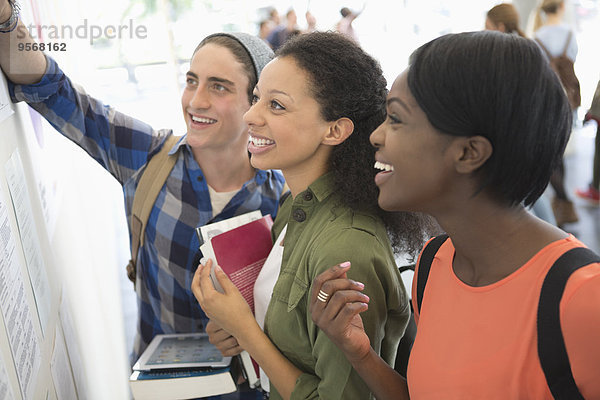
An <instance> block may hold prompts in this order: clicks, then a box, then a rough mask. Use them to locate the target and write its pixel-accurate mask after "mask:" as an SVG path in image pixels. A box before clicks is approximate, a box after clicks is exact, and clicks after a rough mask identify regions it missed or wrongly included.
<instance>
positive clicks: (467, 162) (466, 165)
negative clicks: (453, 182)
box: [452, 136, 494, 174]
mask: <svg viewBox="0 0 600 400" xmlns="http://www.w3.org/2000/svg"><path fill="white" fill-rule="evenodd" d="M452 146H456V152H455V157H454V167H455V169H456V171H457V172H459V173H462V174H469V173H471V172H475V171H477V170H478V169H479V168H480V167H481V166H482V165H483V164H485V162H486V161H487V160H488V159H489V158H490V157H491V156H492V153H493V152H494V148H493V146H492V143H490V141H489V140H488V139H487V138H485V137H483V136H469V137H463V138H460V139H459V140H456V141H455V142H454V143H453V144H452Z"/></svg>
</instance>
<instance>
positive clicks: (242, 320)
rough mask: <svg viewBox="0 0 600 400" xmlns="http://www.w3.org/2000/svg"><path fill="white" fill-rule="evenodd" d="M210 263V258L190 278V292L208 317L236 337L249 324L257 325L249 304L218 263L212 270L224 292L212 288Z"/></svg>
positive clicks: (211, 262)
mask: <svg viewBox="0 0 600 400" xmlns="http://www.w3.org/2000/svg"><path fill="white" fill-rule="evenodd" d="M212 265H213V261H212V260H211V259H209V260H208V261H207V262H206V264H200V266H198V269H197V270H196V273H195V274H194V279H193V281H192V291H193V292H194V295H195V296H196V299H197V300H198V302H199V303H200V307H202V309H203V310H204V312H205V313H206V315H207V316H208V318H210V319H211V320H213V321H215V322H216V323H217V324H218V325H219V326H221V328H222V329H224V330H226V331H227V332H229V333H230V334H232V335H233V336H234V337H236V338H237V337H238V335H242V334H243V332H244V331H245V330H246V329H247V328H248V327H249V326H251V325H256V326H257V327H258V324H257V323H256V320H255V319H254V314H252V310H251V309H250V306H249V305H248V303H247V302H246V300H245V299H244V297H242V294H241V293H240V291H239V290H238V288H237V287H236V286H235V285H234V284H233V283H232V282H231V280H230V279H229V277H228V276H227V275H226V274H225V272H223V270H222V269H221V267H220V266H218V265H216V266H215V271H214V272H215V276H216V278H217V281H218V282H219V284H220V285H221V287H222V288H223V293H221V292H219V291H217V289H215V287H214V285H213V283H212V280H211V277H210V272H211V267H212ZM259 329H260V327H259Z"/></svg>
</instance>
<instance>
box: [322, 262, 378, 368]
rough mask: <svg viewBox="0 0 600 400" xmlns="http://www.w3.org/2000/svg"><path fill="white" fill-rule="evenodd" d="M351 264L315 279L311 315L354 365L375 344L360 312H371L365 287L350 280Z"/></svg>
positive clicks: (334, 267) (332, 269)
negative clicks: (372, 343)
mask: <svg viewBox="0 0 600 400" xmlns="http://www.w3.org/2000/svg"><path fill="white" fill-rule="evenodd" d="M349 268H350V262H345V263H342V264H338V265H336V266H333V267H331V268H330V269H328V270H327V271H325V272H323V273H321V274H320V275H319V276H317V277H316V278H315V280H314V281H313V284H312V289H311V295H310V296H311V300H310V313H311V318H312V320H313V321H314V323H315V324H317V326H318V327H319V328H321V330H322V331H323V332H325V334H326V335H327V336H328V337H329V338H330V339H331V341H333V342H334V343H335V344H336V345H337V346H338V347H339V348H340V349H341V350H342V351H343V352H344V353H345V354H346V357H347V358H348V360H349V361H350V362H351V363H354V362H359V361H360V360H362V359H363V358H364V357H366V356H367V355H368V354H369V352H370V350H371V344H370V341H369V337H368V336H367V334H366V333H365V329H364V326H363V322H362V318H361V317H360V315H359V314H360V313H361V312H363V311H366V310H367V309H368V307H369V306H368V302H369V297H368V296H366V295H365V294H363V293H361V291H362V290H363V289H364V285H363V284H362V283H360V282H355V281H353V280H351V279H348V278H347V277H346V272H347V271H348V269H349Z"/></svg>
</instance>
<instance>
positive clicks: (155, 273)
mask: <svg viewBox="0 0 600 400" xmlns="http://www.w3.org/2000/svg"><path fill="white" fill-rule="evenodd" d="M17 12H18V11H17V9H16V7H15V6H14V3H13V1H12V0H11V1H9V0H0V66H1V67H2V70H3V72H4V73H5V74H6V76H7V78H8V80H9V91H10V94H11V97H12V99H13V101H26V102H27V103H28V104H29V105H30V106H31V107H33V108H34V109H36V110H37V111H38V112H39V113H40V114H42V115H43V116H44V117H45V118H46V119H47V120H48V121H49V122H50V123H51V124H52V125H53V126H54V127H55V128H56V129H57V130H58V131H59V132H61V133H62V134H63V135H64V136H66V137H67V138H69V139H71V140H72V141H73V142H75V143H76V144H77V145H79V146H80V147H82V148H83V149H84V150H85V151H87V152H88V153H89V154H90V156H92V157H93V158H94V159H95V160H96V161H98V162H99V163H100V164H101V165H102V166H103V167H104V168H106V169H107V170H108V171H109V172H110V173H111V174H112V175H113V176H114V177H115V178H116V179H117V180H118V181H119V182H120V183H121V184H122V185H123V191H124V195H125V201H126V209H127V217H128V223H129V228H130V230H131V209H132V204H133V197H134V194H135V192H136V189H137V187H138V184H139V180H140V177H141V176H142V174H143V172H144V170H145V168H146V165H147V162H148V161H149V160H150V159H151V158H152V156H154V155H155V154H156V153H157V152H158V151H159V150H160V149H161V148H162V146H163V144H164V143H165V141H166V140H167V139H168V138H169V137H171V136H172V135H173V132H172V131H171V130H160V131H157V130H154V129H152V127H150V126H149V125H147V124H145V123H143V122H141V121H138V120H135V119H133V118H131V117H128V116H127V115H124V114H121V113H119V112H117V111H115V110H114V109H112V108H110V107H107V106H105V105H103V104H102V103H101V102H100V101H98V100H96V99H94V98H92V97H90V96H88V95H87V94H86V93H85V91H84V90H83V89H82V88H81V87H79V86H76V85H74V84H72V83H71V81H70V80H69V79H68V77H67V76H66V75H65V74H64V73H63V72H62V71H61V69H60V68H59V67H58V65H57V64H56V62H55V61H54V60H52V59H51V58H49V57H46V56H45V55H44V54H43V53H42V52H41V51H18V44H19V43H33V42H34V41H33V39H32V38H31V37H30V36H29V34H28V32H27V29H26V28H25V25H24V24H23V22H22V21H20V19H19V18H17ZM272 54H273V53H272V51H271V50H270V49H269V48H268V46H267V45H266V44H265V43H264V42H263V41H262V40H260V39H259V38H256V37H254V36H251V35H247V34H242V33H219V34H214V35H210V36H208V37H207V38H205V39H204V40H203V41H202V42H201V43H200V45H199V46H198V47H197V48H196V50H195V52H194V55H193V58H192V60H191V62H190V70H189V71H188V72H187V74H186V76H187V79H186V87H185V89H184V92H183V95H182V110H183V116H184V119H185V121H186V125H187V133H186V134H185V135H184V136H182V137H181V139H179V140H178V141H177V143H176V144H175V145H173V146H172V148H171V149H170V150H169V154H172V155H175V156H176V157H177V160H176V162H175V165H174V167H173V169H172V171H171V173H170V174H169V176H168V177H167V179H166V182H165V184H164V185H163V187H162V188H161V191H160V192H159V194H158V197H157V199H156V202H155V203H154V206H153V208H152V211H151V213H150V216H149V219H148V223H147V226H146V230H145V241H144V244H143V246H141V247H140V249H139V251H138V252H137V254H136V256H137V257H136V258H137V260H136V261H137V262H136V265H135V271H136V273H137V274H136V275H137V276H136V285H135V287H136V292H137V296H138V309H139V316H138V327H137V335H136V340H135V345H134V352H133V354H132V358H133V360H135V359H137V356H138V355H139V354H140V353H141V352H142V351H143V350H144V349H145V347H146V346H147V344H148V343H149V342H150V340H151V339H152V338H153V337H154V336H155V335H156V334H158V333H172V332H196V331H201V330H203V329H204V326H205V322H206V317H205V315H204V313H203V312H202V311H201V309H200V307H199V306H198V304H197V302H196V300H195V298H194V295H193V293H192V291H191V290H190V284H191V281H192V277H193V273H194V271H195V270H196V267H197V265H198V260H199V259H200V254H199V251H198V247H199V242H198V239H197V237H196V234H195V228H196V227H198V226H202V225H205V224H207V223H209V222H214V221H219V220H222V219H226V218H229V217H232V216H235V215H239V214H243V213H246V212H249V211H252V210H257V209H259V210H260V211H261V212H262V213H263V214H269V213H270V214H273V215H274V214H275V212H276V210H277V204H278V199H279V197H280V195H281V191H282V189H283V184H284V182H283V177H282V176H281V174H280V173H278V172H274V171H261V170H255V169H254V168H252V166H251V165H250V161H249V157H248V152H247V144H248V132H247V126H246V124H245V123H244V122H243V120H242V116H243V115H244V113H245V112H246V111H247V110H248V109H249V107H250V98H251V93H252V90H253V88H254V86H255V84H256V82H257V77H258V75H259V73H260V71H261V70H262V67H263V66H264V65H265V64H266V63H267V62H268V61H269V60H270V59H271V58H272ZM159 280H160V282H159Z"/></svg>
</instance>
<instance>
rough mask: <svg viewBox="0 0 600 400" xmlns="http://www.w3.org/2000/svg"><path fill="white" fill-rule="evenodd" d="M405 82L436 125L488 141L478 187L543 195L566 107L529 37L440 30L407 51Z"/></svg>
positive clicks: (526, 200)
mask: <svg viewBox="0 0 600 400" xmlns="http://www.w3.org/2000/svg"><path fill="white" fill-rule="evenodd" d="M408 87H409V89H410V91H411V92H412V95H413V96H414V97H415V99H416V101H417V103H418V104H419V106H420V107H421V109H422V110H423V111H424V112H425V114H426V115H427V118H428V119H429V121H430V122H431V124H432V125H433V126H434V127H435V128H436V129H437V130H439V131H440V132H442V133H444V134H448V135H454V136H475V135H481V136H484V137H486V138H487V139H488V140H489V141H490V142H491V144H492V146H493V153H492V155H491V157H490V159H488V160H487V161H486V162H485V164H484V165H483V166H482V167H481V169H480V171H479V174H480V177H481V184H480V187H479V189H478V191H477V192H479V191H481V190H483V189H486V190H491V191H492V193H494V194H495V195H497V196H499V199H501V200H503V201H504V202H506V203H508V204H509V205H515V204H519V203H523V204H524V205H531V204H533V203H534V202H535V200H537V199H538V198H539V196H541V195H542V193H543V192H544V190H545V188H546V186H547V185H548V182H549V180H550V176H551V174H552V171H553V170H554V169H555V167H556V166H557V165H559V163H560V161H561V159H562V155H563V152H564V149H565V146H566V144H567V141H568V139H569V134H570V131H571V122H572V115H571V111H570V107H569V102H568V100H567V97H566V95H565V92H564V89H563V88H562V86H561V83H560V81H559V79H558V77H557V76H556V74H555V73H554V71H553V70H552V68H551V67H550V64H549V62H548V60H547V58H546V57H545V56H544V55H543V54H542V52H541V50H540V48H539V46H538V45H537V44H536V43H535V42H533V41H532V40H529V39H525V38H522V37H519V36H517V35H506V34H502V33H500V32H493V31H483V32H466V33H458V34H448V35H445V36H442V37H439V38H437V39H434V40H432V41H431V42H429V43H426V44H425V45H423V46H421V47H420V48H418V49H417V50H416V51H415V52H414V53H413V55H412V56H411V60H410V67H409V71H408Z"/></svg>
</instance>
